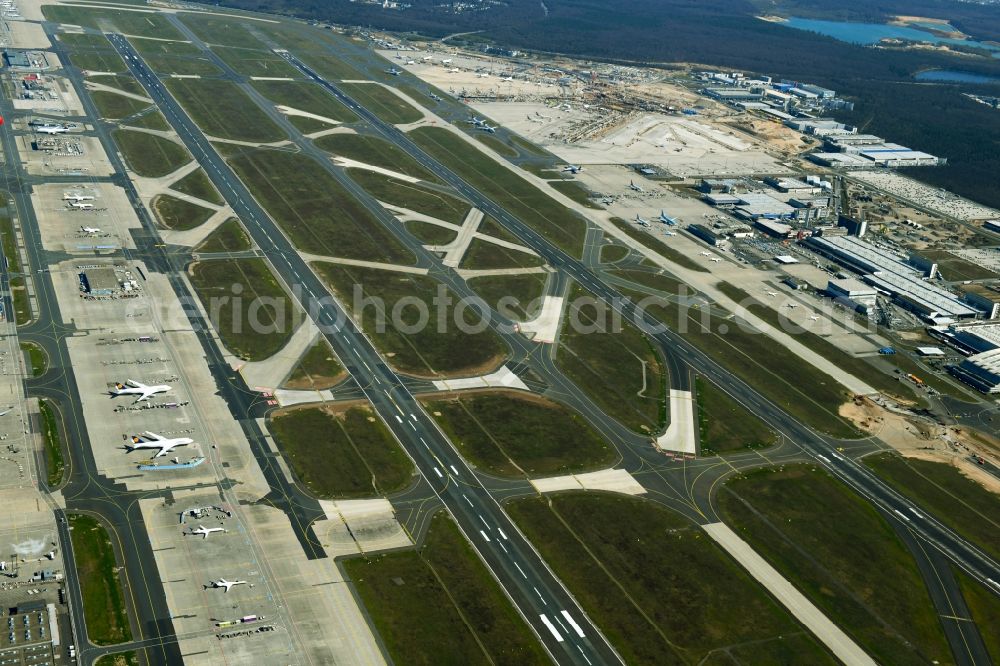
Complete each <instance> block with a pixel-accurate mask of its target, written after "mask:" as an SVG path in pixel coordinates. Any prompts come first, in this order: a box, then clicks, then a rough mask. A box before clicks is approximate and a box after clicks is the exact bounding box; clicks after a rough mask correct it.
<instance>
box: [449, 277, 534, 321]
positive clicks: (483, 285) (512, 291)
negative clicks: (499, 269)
mask: <svg viewBox="0 0 1000 666" xmlns="http://www.w3.org/2000/svg"><path fill="white" fill-rule="evenodd" d="M546 277H547V276H546V275H545V274H544V273H528V274H526V275H490V276H485V277H477V278H472V279H470V280H468V284H469V286H470V287H472V290H473V291H475V292H476V294H478V295H479V296H480V297H481V298H482V299H483V300H484V301H486V303H487V304H489V306H490V307H491V308H493V309H494V310H496V311H498V312H500V314H502V315H503V316H505V317H508V318H509V319H512V320H514V321H527V320H529V319H531V318H532V317H533V316H535V315H536V314H537V313H538V309H539V308H540V307H541V305H542V300H541V299H542V295H543V294H544V292H545V280H546Z"/></svg>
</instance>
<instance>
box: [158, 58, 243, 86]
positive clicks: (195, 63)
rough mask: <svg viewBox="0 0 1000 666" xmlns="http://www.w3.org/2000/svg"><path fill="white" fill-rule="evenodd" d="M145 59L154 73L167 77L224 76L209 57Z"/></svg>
mask: <svg viewBox="0 0 1000 666" xmlns="http://www.w3.org/2000/svg"><path fill="white" fill-rule="evenodd" d="M143 59H144V60H145V61H146V64H147V65H149V66H150V67H151V68H152V69H153V71H154V72H156V73H157V74H162V75H165V76H171V75H177V76H218V75H220V74H222V70H221V69H219V68H218V67H216V66H215V63H213V62H212V61H211V60H209V59H208V58H207V57H196V56H184V57H180V58H179V57H177V56H166V55H147V56H143ZM241 94H242V91H241Z"/></svg>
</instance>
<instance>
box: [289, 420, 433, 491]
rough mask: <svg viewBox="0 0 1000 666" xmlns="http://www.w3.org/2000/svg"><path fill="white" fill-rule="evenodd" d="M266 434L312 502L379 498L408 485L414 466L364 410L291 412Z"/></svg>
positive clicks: (387, 433) (390, 436)
mask: <svg viewBox="0 0 1000 666" xmlns="http://www.w3.org/2000/svg"><path fill="white" fill-rule="evenodd" d="M270 429H271V433H272V435H274V441H275V442H277V444H278V448H279V449H280V450H281V453H282V455H283V456H284V458H285V460H286V461H288V464H289V466H290V467H291V468H292V471H293V472H294V473H295V476H296V478H298V479H299V481H300V482H301V483H302V484H303V485H304V486H305V487H306V488H307V489H308V490H309V492H311V493H312V494H313V495H315V496H317V497H322V498H334V497H338V498H339V497H369V496H374V495H384V494H386V493H391V492H394V491H397V490H402V489H403V488H405V487H406V486H407V485H409V484H410V482H411V481H412V480H413V474H414V469H413V463H412V462H411V461H410V459H409V458H408V457H407V456H406V453H404V452H403V449H402V448H400V446H399V444H398V443H397V442H396V440H395V438H394V437H393V436H392V433H390V432H389V429H388V428H386V427H385V424H384V423H382V422H381V421H379V420H378V419H377V418H376V417H375V415H374V414H373V413H372V411H371V410H370V409H368V408H367V407H354V408H351V409H349V410H347V411H346V412H343V413H341V414H333V413H331V412H329V411H327V410H325V409H323V408H320V407H313V408H308V409H295V410H292V411H289V412H286V413H283V414H280V415H278V416H276V417H274V418H272V419H271V421H270Z"/></svg>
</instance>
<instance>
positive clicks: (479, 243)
mask: <svg viewBox="0 0 1000 666" xmlns="http://www.w3.org/2000/svg"><path fill="white" fill-rule="evenodd" d="M544 263H545V260H544V259H542V258H541V257H539V256H538V255H537V254H531V253H528V252H521V251H520V250H514V249H511V248H507V247H503V246H501V245H497V244H496V243H491V242H489V241H486V240H483V239H481V238H473V239H472V242H471V243H469V247H468V249H467V250H466V251H465V255H463V256H462V261H461V262H460V263H459V265H458V266H459V268H468V269H475V270H482V269H490V268H534V267H536V266H541V265H542V264H544Z"/></svg>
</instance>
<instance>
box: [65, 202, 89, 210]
mask: <svg viewBox="0 0 1000 666" xmlns="http://www.w3.org/2000/svg"><path fill="white" fill-rule="evenodd" d="M69 206H70V208H76V209H77V210H91V209H93V207H94V204H92V203H90V202H89V201H70V202H69Z"/></svg>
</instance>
